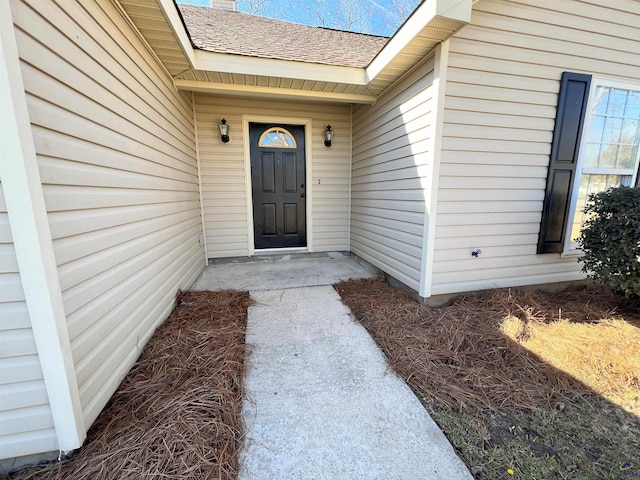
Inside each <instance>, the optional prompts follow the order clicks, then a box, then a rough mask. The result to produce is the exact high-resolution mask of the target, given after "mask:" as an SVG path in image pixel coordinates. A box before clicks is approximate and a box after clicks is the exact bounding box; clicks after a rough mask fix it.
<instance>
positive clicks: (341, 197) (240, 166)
mask: <svg viewBox="0 0 640 480" xmlns="http://www.w3.org/2000/svg"><path fill="white" fill-rule="evenodd" d="M243 115H253V116H256V115H260V116H266V117H272V118H277V117H295V118H310V119H311V120H312V122H313V127H312V128H313V132H312V135H311V137H312V146H311V150H312V165H311V168H312V176H313V179H314V182H313V183H312V185H310V186H308V188H307V192H308V194H310V196H311V199H312V216H313V218H312V222H313V238H312V243H313V249H314V251H316V252H327V251H342V250H348V249H349V170H350V153H349V136H350V128H351V126H350V120H349V119H350V109H349V107H348V106H344V105H327V104H321V105H320V104H311V103H300V102H285V101H279V102H273V101H267V100H247V99H240V98H223V97H216V96H211V95H201V94H199V95H197V96H196V118H197V126H198V147H199V152H200V166H201V174H202V196H203V205H204V219H205V231H206V236H207V252H208V255H209V257H210V258H222V257H238V256H248V255H249V237H248V222H249V221H250V219H248V218H247V202H248V198H249V197H248V196H247V193H246V188H245V157H244V138H243V131H242V116H243ZM222 118H224V119H226V120H227V123H228V124H229V126H230V130H229V136H230V141H229V143H222V141H221V140H220V130H219V129H218V125H219V123H220V120H221V119H222ZM328 124H330V125H331V127H332V128H333V130H334V131H335V136H334V140H333V146H332V147H331V148H327V147H325V146H324V144H323V131H324V130H325V128H326V126H327V125H328ZM318 180H320V184H319V185H318V184H317V181H318Z"/></svg>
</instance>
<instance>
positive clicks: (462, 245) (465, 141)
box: [433, 0, 640, 294]
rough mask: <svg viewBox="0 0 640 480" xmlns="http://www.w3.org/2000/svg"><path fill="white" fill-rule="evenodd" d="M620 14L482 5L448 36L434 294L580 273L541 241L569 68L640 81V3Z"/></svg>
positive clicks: (590, 5) (593, 6)
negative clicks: (541, 247) (542, 248)
mask: <svg viewBox="0 0 640 480" xmlns="http://www.w3.org/2000/svg"><path fill="white" fill-rule="evenodd" d="M615 8H616V9H613V8H608V7H605V6H602V5H599V2H583V1H570V0H565V1H557V0H542V1H536V2H533V1H527V0H522V1H501V0H481V1H480V2H478V3H476V4H475V5H474V12H473V17H472V22H471V25H469V26H467V27H465V28H463V29H462V30H461V31H460V32H458V33H457V34H456V35H455V37H454V38H453V39H452V40H451V47H450V56H449V70H448V82H447V86H446V102H445V114H444V121H445V125H444V138H443V145H442V148H443V153H442V163H441V169H440V175H441V177H440V187H439V188H440V190H439V195H438V216H437V229H436V244H435V248H436V251H435V264H434V276H433V284H434V285H433V293H434V294H439V293H452V292H461V291H467V290H476V289H485V288H492V287H504V286H516V285H527V284H542V283H551V282H559V281H568V280H577V279H580V278H583V274H582V273H581V272H580V267H579V264H578V263H577V261H576V258H575V257H569V258H561V257H560V255H558V254H546V255H537V254H536V245H537V240H538V231H539V228H540V218H541V214H542V202H543V199H544V190H545V186H546V176H547V167H548V163H549V153H550V149H551V138H552V134H553V128H554V118H555V113H556V102H557V93H558V90H559V86H560V82H559V81H560V76H561V74H562V72H563V71H565V70H568V71H575V72H584V73H589V74H593V75H603V76H607V77H610V78H611V77H612V78H616V79H619V80H622V81H633V82H638V79H640V53H639V52H640V28H639V27H638V26H639V25H640V3H638V2H636V1H633V0H628V1H626V0H621V1H617V2H615ZM475 248H480V249H481V250H482V254H481V255H480V257H479V258H473V257H472V256H471V251H472V250H473V249H475Z"/></svg>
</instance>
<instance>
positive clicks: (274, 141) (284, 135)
mask: <svg viewBox="0 0 640 480" xmlns="http://www.w3.org/2000/svg"><path fill="white" fill-rule="evenodd" d="M258 146H259V147H271V148H297V145H296V139H295V138H294V137H293V135H291V133H289V132H288V131H287V130H285V129H284V128H280V127H273V128H269V129H267V130H265V131H264V132H263V133H262V135H260V139H259V140H258Z"/></svg>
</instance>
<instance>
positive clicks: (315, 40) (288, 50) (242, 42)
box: [178, 4, 388, 67]
mask: <svg viewBox="0 0 640 480" xmlns="http://www.w3.org/2000/svg"><path fill="white" fill-rule="evenodd" d="M178 7H179V9H180V12H181V13H182V18H183V19H184V22H185V26H186V28H187V30H188V32H189V35H190V36H191V41H192V42H193V44H194V46H195V47H196V48H199V49H201V50H207V51H211V52H217V53H231V54H236V55H245V56H253V57H262V58H274V59H279V60H294V61H300V62H310V63H321V64H326V65H340V66H346V67H366V66H367V65H369V63H370V62H371V60H373V58H374V57H375V56H376V54H377V53H378V52H379V51H380V50H381V49H382V47H383V46H384V45H385V44H386V43H387V40H388V38H386V37H377V36H374V35H365V34H361V33H353V32H345V31H341V30H332V29H328V28H320V27H308V26H306V25H299V24H296V23H290V22H283V21H281V20H272V19H270V18H264V17H258V16H255V15H249V14H247V13H241V12H234V11H229V10H222V9H217V8H208V7H196V6H193V5H182V4H181V5H178Z"/></svg>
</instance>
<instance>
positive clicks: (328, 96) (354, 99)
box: [173, 80, 376, 105]
mask: <svg viewBox="0 0 640 480" xmlns="http://www.w3.org/2000/svg"><path fill="white" fill-rule="evenodd" d="M173 84H174V85H175V87H176V88H177V89H178V90H188V91H194V92H203V93H213V94H227V95H228V94H232V95H238V96H255V95H259V96H261V97H267V98H283V97H287V98H289V99H294V100H315V101H330V102H339V103H362V104H369V105H371V104H374V103H376V97H375V96H373V95H358V94H350V93H336V92H321V91H315V90H292V89H289V88H277V87H260V86H251V85H233V84H228V83H216V82H200V81H197V80H174V81H173Z"/></svg>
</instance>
